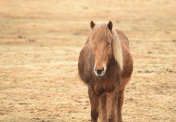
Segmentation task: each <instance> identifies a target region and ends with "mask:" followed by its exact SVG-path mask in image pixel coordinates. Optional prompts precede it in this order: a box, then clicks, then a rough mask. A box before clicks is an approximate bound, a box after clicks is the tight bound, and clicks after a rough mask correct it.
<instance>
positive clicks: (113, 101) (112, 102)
mask: <svg viewBox="0 0 176 122" xmlns="http://www.w3.org/2000/svg"><path fill="white" fill-rule="evenodd" d="M117 96H118V92H116V91H115V90H114V91H113V92H111V93H109V95H108V99H107V110H108V122H116V121H117V117H116V112H117V111H116V107H115V106H117Z"/></svg>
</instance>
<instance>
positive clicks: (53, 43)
mask: <svg viewBox="0 0 176 122" xmlns="http://www.w3.org/2000/svg"><path fill="white" fill-rule="evenodd" d="M175 9H176V1H175V0H167V1H166V0H109V1H107V0H96V1H95V0H76V1H73V0H28V1H27V0H0V121H5V122H31V121H33V122H35V121H36V122H38V121H39V122H41V121H42V122H45V121H51V122H56V121H59V122H83V121H90V114H89V113H90V106H89V99H88V96H87V87H86V85H85V84H83V83H82V81H80V79H79V77H78V70H77V63H78V56H79V52H80V50H81V49H82V47H83V45H84V43H85V41H86V39H87V36H88V34H89V33H90V26H89V23H90V21H91V20H94V22H95V23H96V22H98V21H109V20H111V21H112V22H113V25H114V26H115V27H116V28H117V29H119V30H121V31H123V32H124V33H125V34H126V35H127V37H128V38H129V40H130V47H131V53H132V56H133V59H134V72H133V75H132V79H131V82H130V83H129V84H128V85H127V87H126V91H125V103H124V106H123V120H124V122H133V121H134V122H153V121H154V122H155V121H160V122H162V121H166V122H174V121H176V117H175V115H176V10H175Z"/></svg>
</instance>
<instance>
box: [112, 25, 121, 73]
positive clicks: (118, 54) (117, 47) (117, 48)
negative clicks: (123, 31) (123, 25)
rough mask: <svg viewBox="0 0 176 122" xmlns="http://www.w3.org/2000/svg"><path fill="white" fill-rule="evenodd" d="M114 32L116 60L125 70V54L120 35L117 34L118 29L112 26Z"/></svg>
mask: <svg viewBox="0 0 176 122" xmlns="http://www.w3.org/2000/svg"><path fill="white" fill-rule="evenodd" d="M112 34H113V43H112V45H113V55H114V58H115V60H116V61H117V63H118V64H119V66H120V69H121V70H123V55H122V47H121V42H120V38H119V35H118V34H117V31H116V29H115V28H114V27H113V28H112Z"/></svg>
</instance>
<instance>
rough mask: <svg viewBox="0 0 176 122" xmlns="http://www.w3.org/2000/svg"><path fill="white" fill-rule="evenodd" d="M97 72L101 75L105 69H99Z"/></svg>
mask: <svg viewBox="0 0 176 122" xmlns="http://www.w3.org/2000/svg"><path fill="white" fill-rule="evenodd" d="M96 71H97V74H99V75H100V74H101V73H102V72H103V71H104V67H103V68H102V69H98V70H96Z"/></svg>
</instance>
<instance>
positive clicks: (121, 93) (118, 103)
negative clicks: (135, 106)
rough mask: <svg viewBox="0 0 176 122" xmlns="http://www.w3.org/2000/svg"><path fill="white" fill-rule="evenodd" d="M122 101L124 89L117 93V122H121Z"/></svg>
mask: <svg viewBox="0 0 176 122" xmlns="http://www.w3.org/2000/svg"><path fill="white" fill-rule="evenodd" d="M123 100H124V89H123V90H120V91H119V95H118V101H117V118H118V122H122V106H123Z"/></svg>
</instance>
